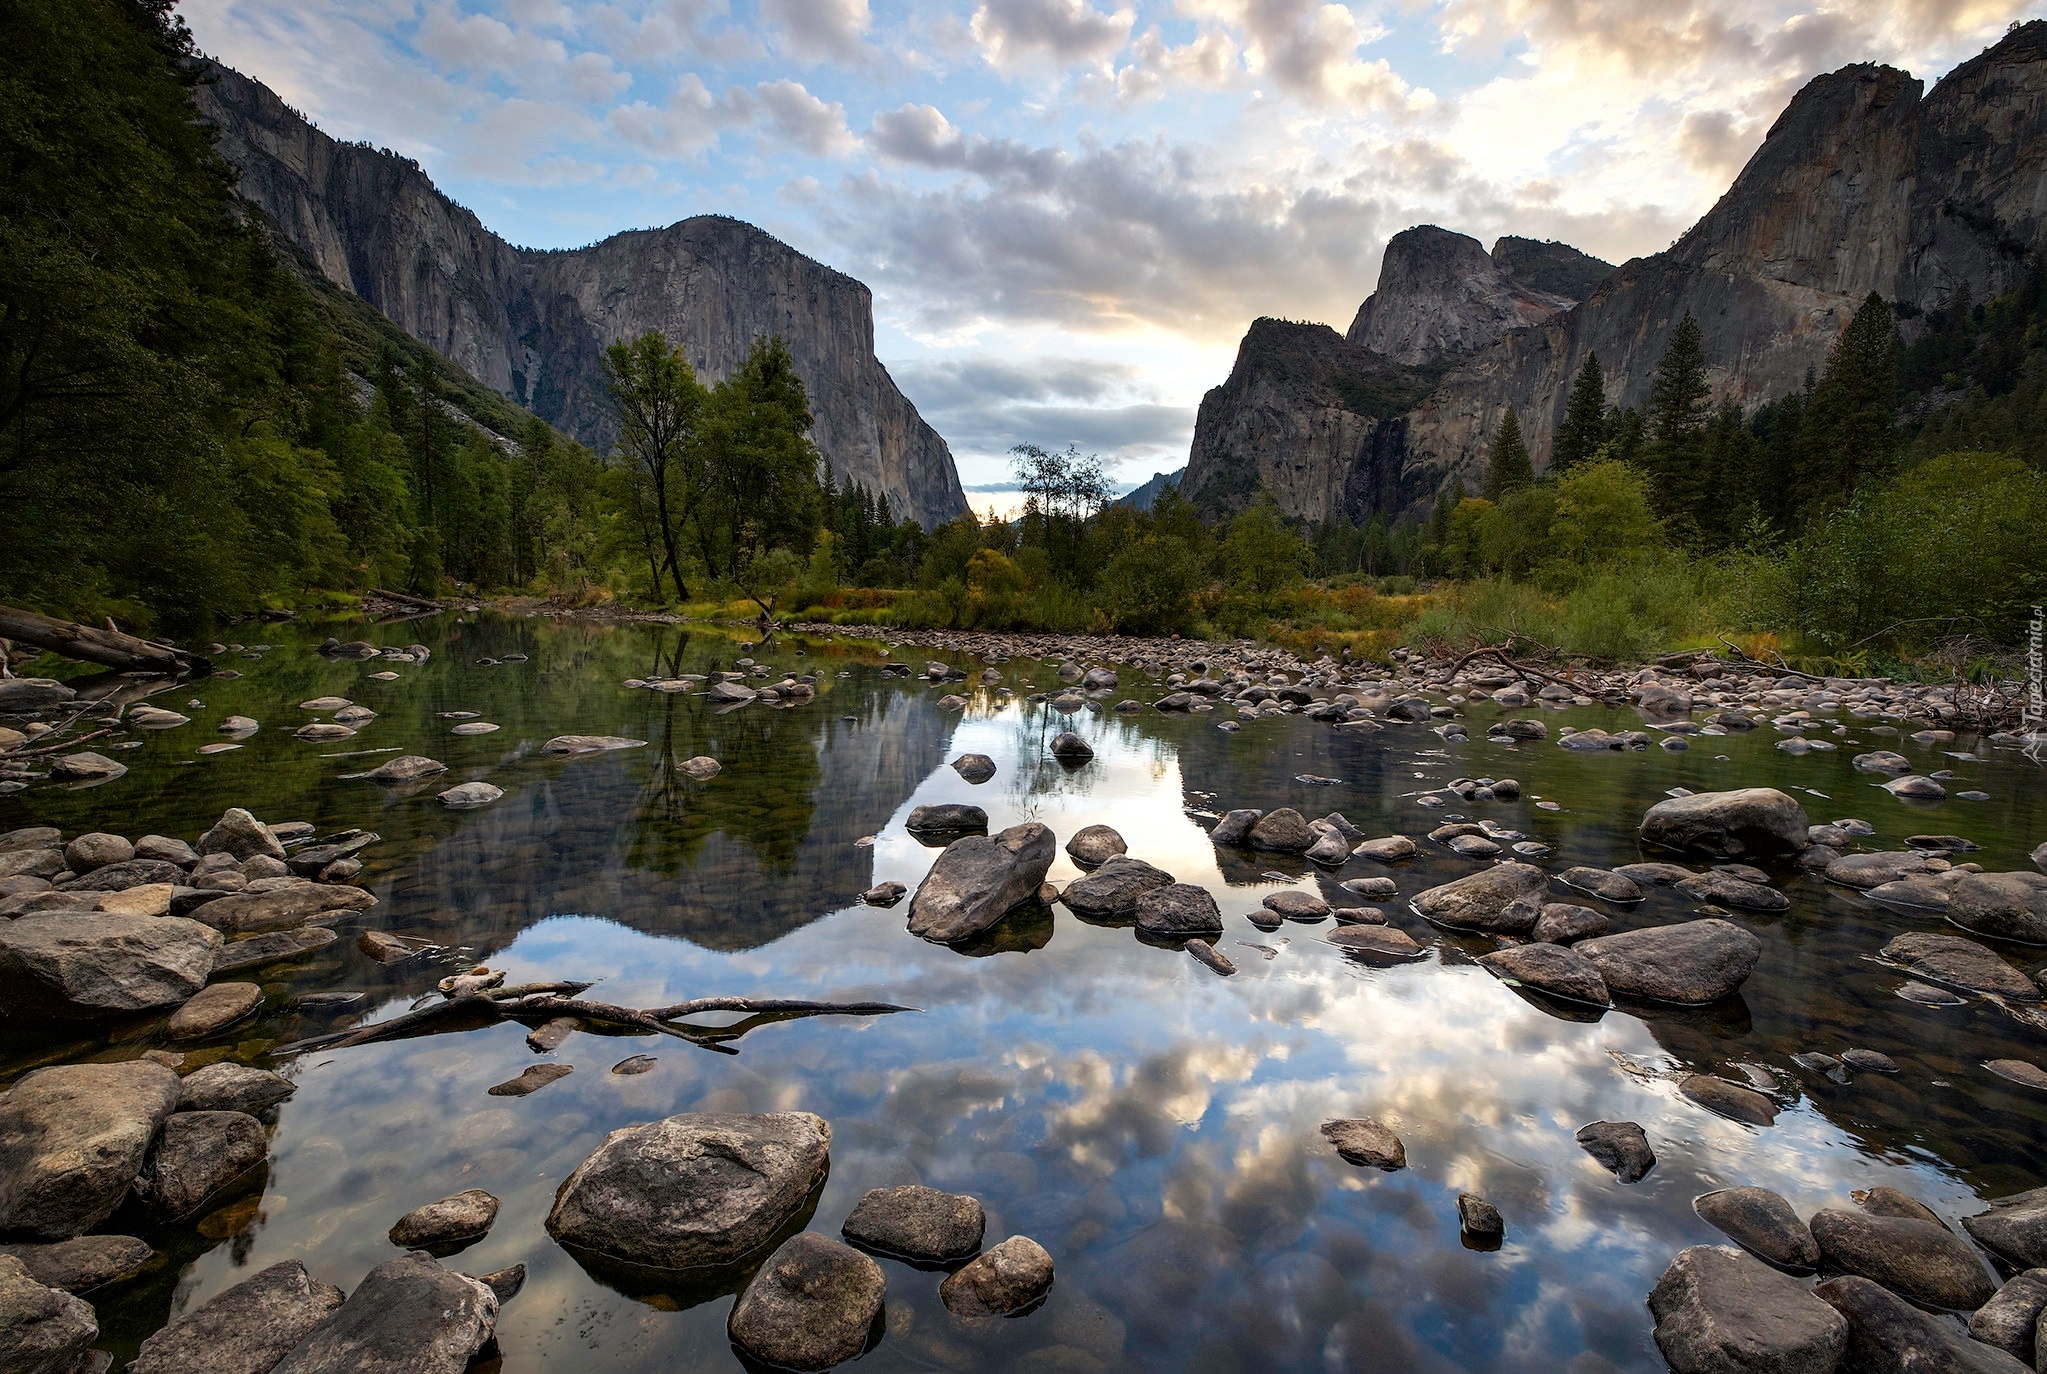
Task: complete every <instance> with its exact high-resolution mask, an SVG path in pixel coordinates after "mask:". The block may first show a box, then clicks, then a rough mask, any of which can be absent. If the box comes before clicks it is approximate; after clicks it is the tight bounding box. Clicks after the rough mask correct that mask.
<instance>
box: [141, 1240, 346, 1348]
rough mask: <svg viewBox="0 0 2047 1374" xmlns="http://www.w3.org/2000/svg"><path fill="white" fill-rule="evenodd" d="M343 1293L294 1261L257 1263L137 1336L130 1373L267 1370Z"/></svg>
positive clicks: (309, 1331)
mask: <svg viewBox="0 0 2047 1374" xmlns="http://www.w3.org/2000/svg"><path fill="white" fill-rule="evenodd" d="M343 1297H344V1295H343V1294H342V1291H341V1290H340V1289H339V1288H336V1287H335V1286H334V1285H333V1284H331V1283H322V1282H321V1281H320V1280H318V1279H316V1278H314V1277H313V1276H312V1275H311V1274H308V1273H307V1272H306V1266H305V1265H304V1264H302V1263H300V1262H299V1261H298V1260H295V1259H294V1260H284V1261H283V1262H281V1263H278V1264H273V1265H271V1266H270V1267H269V1268H268V1269H263V1270H259V1271H258V1272H256V1273H255V1274H253V1275H251V1276H250V1277H248V1278H246V1279H243V1280H242V1281H241V1282H240V1283H238V1284H236V1285H235V1286H234V1287H232V1288H229V1289H226V1290H225V1291H223V1292H221V1293H219V1294H217V1295H216V1296H214V1297H213V1298H212V1299H210V1300H209V1301H207V1302H205V1303H202V1304H201V1305H200V1306H198V1307H196V1308H194V1309H192V1310H191V1311H190V1312H187V1313H186V1314H185V1315H184V1316H182V1317H179V1318H178V1319H177V1320H176V1321H173V1322H172V1323H171V1324H170V1325H168V1326H166V1327H164V1328H163V1329H162V1330H160V1331H158V1332H157V1333H156V1334H155V1335H153V1336H151V1337H150V1338H149V1339H148V1340H146V1341H144V1342H143V1343H142V1348H141V1350H139V1351H137V1352H136V1355H135V1359H134V1360H133V1362H131V1363H130V1364H129V1366H128V1370H129V1374H269V1371H270V1370H271V1369H273V1368H275V1367H276V1365H277V1363H278V1361H280V1360H282V1359H283V1358H284V1357H285V1356H286V1355H288V1354H290V1353H291V1351H292V1348H293V1347H294V1346H296V1345H297V1344H298V1343H299V1342H300V1341H302V1340H304V1339H305V1338H306V1337H308V1336H310V1335H311V1334H312V1333H313V1332H314V1330H315V1329H317V1328H318V1327H319V1325H320V1324H321V1323H322V1322H324V1321H326V1320H327V1318H328V1317H330V1316H332V1315H333V1314H334V1312H335V1311H336V1310H337V1309H338V1308H340V1306H341V1304H342V1301H343Z"/></svg>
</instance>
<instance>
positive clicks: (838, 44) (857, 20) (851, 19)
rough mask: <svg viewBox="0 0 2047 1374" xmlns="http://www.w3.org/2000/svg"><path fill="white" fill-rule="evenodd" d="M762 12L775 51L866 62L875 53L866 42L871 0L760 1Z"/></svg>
mask: <svg viewBox="0 0 2047 1374" xmlns="http://www.w3.org/2000/svg"><path fill="white" fill-rule="evenodd" d="M760 15H761V20H762V22H763V23H765V24H767V25H768V27H769V28H771V29H773V30H775V50H776V51H777V52H780V53H784V54H786V55H788V56H789V57H792V58H794V59H795V60H796V61H798V62H802V63H806V64H815V63H819V62H842V63H848V64H852V65H864V64H865V63H866V62H868V61H869V60H870V59H871V58H872V57H873V55H874V54H873V50H872V49H870V48H869V47H868V46H867V44H866V43H865V42H864V41H863V35H864V34H866V32H867V26H868V24H869V23H870V22H872V20H871V16H870V15H869V14H868V12H867V0H760Z"/></svg>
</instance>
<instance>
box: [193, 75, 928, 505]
mask: <svg viewBox="0 0 2047 1374" xmlns="http://www.w3.org/2000/svg"><path fill="white" fill-rule="evenodd" d="M197 98H198V103H199V108H200V111H201V113H202V114H203V115H204V116H205V117H206V118H207V119H208V120H209V121H210V122H212V123H213V124H214V126H215V127H216V129H217V130H218V137H219V146H220V150H221V153H222V155H223V156H225V157H226V158H227V160H228V161H229V162H230V163H231V164H233V165H234V167H235V168H236V169H237V170H238V171H239V173H240V178H241V179H240V191H241V194H242V196H243V198H244V199H245V200H246V201H248V202H249V203H250V204H251V205H253V206H254V207H255V208H257V209H258V210H260V211H261V212H262V213H263V215H264V216H265V217H266V218H267V219H268V221H269V223H270V225H271V227H272V230H273V232H274V234H275V235H276V237H277V238H278V240H279V241H280V244H281V245H282V246H283V247H284V248H286V249H287V250H288V251H289V252H290V253H292V254H293V255H294V256H295V257H296V258H297V259H298V260H300V261H301V262H303V263H305V264H306V265H307V266H308V268H309V269H311V270H314V271H317V272H319V273H320V274H322V275H324V276H325V277H326V278H327V279H328V280H330V281H332V282H334V283H335V284H336V285H338V286H341V287H344V288H346V289H347V290H349V291H352V292H354V293H355V294H356V295H357V296H359V297H361V298H362V299H363V300H365V301H367V302H369V303H370V304H371V305H374V306H375V307H376V308H377V309H378V310H380V311H382V312H383V313H384V315H385V316H387V317H388V318H389V319H390V320H391V321H392V322H393V323H395V324H397V325H399V326H400V327H401V328H403V329H404V330H405V331H406V332H407V333H409V334H411V335H412V336H413V337H414V338H416V339H418V340H419V341H420V342H422V343H424V344H427V345H428V346H429V347H431V348H433V349H435V350H436V351H437V352H439V353H440V354H442V355H443V356H444V357H446V358H448V359H449V360H450V361H451V362H453V363H455V364H456V365H458V366H459V367H461V368H462V369H463V370H465V371H466V372H468V373H469V374H470V375H471V376H473V377H475V378H476V379H477V380H478V381H480V382H482V383H484V384H485V385H487V386H489V387H491V388H493V389H494V390H496V391H498V392H500V393H502V394H503V395H504V396H506V397H508V398H509V399H511V400H513V401H516V402H518V403H519V404H520V405H523V406H525V407H526V408H527V409H529V410H531V411H532V412H533V413H534V414H536V415H539V416H540V417H541V418H543V419H545V420H548V421H549V422H551V423H553V424H555V425H556V426H558V427H559V428H561V429H563V430H564V431H566V432H568V433H570V434H573V435H575V436H576V437H578V438H580V439H582V440H584V441H585V442H588V443H591V444H593V445H597V446H599V447H601V446H603V445H604V444H606V443H608V442H609V440H610V438H611V432H610V419H609V416H608V414H607V411H606V406H605V403H604V381H603V377H602V375H601V373H600V371H599V360H600V359H601V357H602V355H603V351H604V348H605V346H606V345H607V344H609V343H610V342H611V341H612V340H614V339H618V338H625V337H632V336H636V335H639V334H641V333H644V332H646V331H647V330H650V329H658V330H661V331H662V332H664V333H665V334H667V335H668V337H669V338H670V339H671V340H674V341H676V342H678V343H680V344H681V345H682V347H683V348H684V350H685V351H686V352H687V354H688V355H689V358H690V361H691V363H692V365H694V366H695V368H696V369H697V372H698V374H699V375H700V376H702V377H703V378H704V379H705V380H706V381H716V380H718V379H720V378H722V377H724V376H725V375H726V374H728V373H729V372H730V371H731V370H732V369H733V368H734V367H736V366H737V365H738V364H739V362H740V361H741V360H742V359H743V358H744V357H745V355H746V351H747V349H748V348H749V347H750V346H751V345H752V343H753V341H754V340H755V339H757V338H760V337H763V336H766V335H771V334H779V335H780V336H781V337H782V338H783V339H784V340H785V341H786V342H787V343H788V345H789V351H790V354H791V355H792V357H793V358H794V359H795V362H796V368H797V371H798V373H799V374H800V375H801V376H802V378H803V382H804V385H805V386H806V387H807V388H808V389H809V392H810V404H811V411H812V413H813V415H814V416H815V424H814V426H813V428H812V437H813V438H814V439H815V440H816V442H817V446H818V450H819V452H821V453H822V454H823V455H824V457H825V460H826V461H827V462H828V463H829V464H830V465H831V469H832V472H833V473H834V474H835V476H836V477H837V478H838V479H839V480H840V481H846V480H849V479H850V480H855V481H859V482H861V483H863V484H865V485H866V486H867V487H868V488H869V489H870V490H874V491H878V492H881V493H883V494H885V495H886V496H887V497H888V501H889V508H890V509H891V510H892V511H893V512H894V513H895V515H896V516H897V518H899V519H900V518H903V517H905V516H907V517H910V518H913V519H916V520H918V521H921V522H922V523H924V524H926V525H930V524H934V523H937V522H939V521H943V520H948V519H951V518H952V517H953V516H955V515H958V514H959V513H961V512H962V511H964V510H965V509H966V508H967V505H966V495H965V493H964V492H962V491H961V489H960V483H959V476H958V474H957V473H956V472H955V470H954V468H953V462H952V454H951V451H950V450H948V449H947V447H946V445H945V440H943V439H942V438H940V437H939V435H938V433H937V432H936V431H935V430H933V429H932V428H931V426H930V425H928V424H926V423H925V422H924V420H923V418H922V417H921V416H919V415H918V414H917V410H916V407H914V406H912V405H911V404H910V402H909V401H908V399H906V398H905V397H904V396H903V394H902V393H901V392H900V391H898V390H897V389H896V385H895V382H894V381H893V379H891V378H890V377H889V375H888V370H887V369H886V368H884V367H883V366H882V365H881V363H880V362H879V361H878V360H877V359H876V358H875V356H874V311H873V298H872V296H871V295H870V293H869V292H868V290H867V288H866V287H865V286H864V285H862V284H861V283H860V282H858V281H855V280H854V279H853V278H851V277H849V276H846V275H845V274H844V273H841V272H836V271H833V270H832V269H831V268H829V267H826V266H824V265H823V264H821V263H818V262H814V261H812V260H811V259H809V258H807V257H804V256H803V255H802V254H800V253H798V252H797V251H796V250H795V249H793V248H790V247H789V246H788V245H787V244H784V243H782V242H781V241H779V240H777V239H775V238H773V237H772V236H770V235H768V234H765V233H763V232H762V231H760V230H759V229H756V228H754V227H753V226H751V225H748V224H742V223H740V222H739V221H737V220H731V219H725V218H722V217H719V216H712V215H701V216H697V217H695V218H692V219H686V220H683V221H681V222H680V223H677V224H672V225H670V226H668V227H667V228H665V229H651V230H640V231H635V232H631V233H624V234H615V235H613V236H612V237H610V238H607V239H605V240H604V241H602V242H601V243H597V244H594V245H592V246H591V247H588V248H582V249H576V250H574V251H569V252H537V251H534V250H531V249H524V248H516V247H514V246H512V245H511V244H509V243H507V242H505V241H504V240H503V239H501V238H499V237H498V236H497V235H496V234H493V233H492V232H490V230H488V229H486V228H485V227H484V226H483V224H482V222H481V221H479V220H478V219H477V217H476V216H475V215H474V214H471V213H470V212H469V211H468V210H465V209H463V208H462V207H461V206H459V205H457V204H455V203H454V202H453V201H451V200H449V199H448V198H447V197H446V196H444V195H442V194H441V192H440V191H439V190H438V189H436V188H435V186H434V184H433V182H432V180H431V179H429V178H428V177H427V175H426V173H425V172H424V171H422V170H421V169H420V167H419V165H418V164H417V163H415V162H413V161H411V160H410V159H408V158H403V157H400V156H398V155H396V154H394V153H391V152H388V151H378V150H375V149H372V148H369V147H367V146H364V145H361V144H351V143H341V142H338V141H336V140H335V139H333V138H330V137H328V136H327V135H326V134H324V133H321V132H320V131H319V130H318V129H316V128H314V127H313V126H312V125H311V124H310V123H308V122H307V121H306V120H305V119H304V118H303V117H302V116H300V115H299V114H298V113H297V112H296V111H294V110H292V109H291V108H290V107H289V106H287V105H285V104H284V102H283V101H281V100H279V99H278V98H277V96H276V95H275V94H273V93H272V92H271V91H270V90H269V89H268V88H267V87H265V86H263V85H262V84H261V83H259V82H256V81H253V80H251V79H249V78H248V77H245V76H243V75H241V74H240V73H238V72H234V71H231V70H228V69H227V68H223V67H218V66H214V67H212V68H210V70H209V79H208V80H207V81H205V82H204V83H202V84H201V85H200V87H199V88H198V92H197Z"/></svg>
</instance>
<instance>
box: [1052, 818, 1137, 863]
mask: <svg viewBox="0 0 2047 1374" xmlns="http://www.w3.org/2000/svg"><path fill="white" fill-rule="evenodd" d="M1129 852H1130V846H1129V845H1127V844H1125V843H1124V842H1123V837H1122V836H1121V835H1120V834H1118V833H1117V832H1116V830H1115V827H1113V826H1107V825H1088V826H1083V827H1081V828H1080V829H1079V830H1076V831H1075V832H1074V833H1073V836H1072V838H1071V839H1069V840H1067V841H1066V853H1067V857H1069V858H1071V859H1072V860H1073V861H1074V862H1075V863H1077V864H1079V865H1080V866H1081V867H1082V868H1098V867H1100V866H1101V865H1102V864H1104V863H1107V862H1108V861H1109V860H1110V859H1113V858H1116V857H1118V856H1119V855H1123V854H1127V853H1129Z"/></svg>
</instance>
